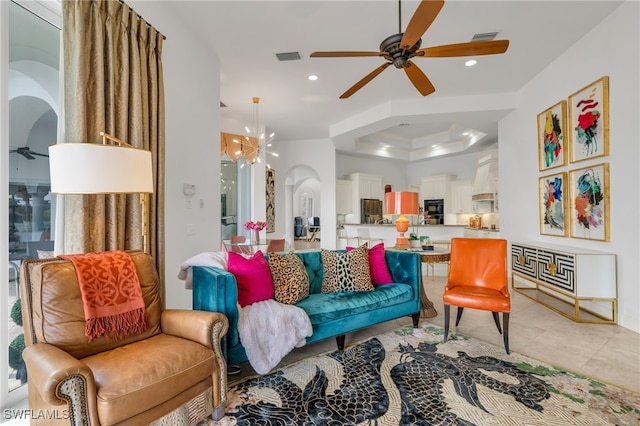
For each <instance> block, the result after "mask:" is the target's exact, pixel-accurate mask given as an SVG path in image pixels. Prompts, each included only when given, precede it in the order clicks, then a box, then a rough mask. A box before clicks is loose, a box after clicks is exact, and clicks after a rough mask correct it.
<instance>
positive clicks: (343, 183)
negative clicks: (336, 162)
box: [336, 179, 353, 214]
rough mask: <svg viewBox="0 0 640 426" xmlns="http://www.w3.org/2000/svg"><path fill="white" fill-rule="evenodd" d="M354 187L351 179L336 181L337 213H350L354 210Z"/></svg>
mask: <svg viewBox="0 0 640 426" xmlns="http://www.w3.org/2000/svg"><path fill="white" fill-rule="evenodd" d="M352 200H353V188H352V183H351V181H350V180H346V179H338V180H337V181H336V213H338V214H349V213H351V212H352V211H353V202H352Z"/></svg>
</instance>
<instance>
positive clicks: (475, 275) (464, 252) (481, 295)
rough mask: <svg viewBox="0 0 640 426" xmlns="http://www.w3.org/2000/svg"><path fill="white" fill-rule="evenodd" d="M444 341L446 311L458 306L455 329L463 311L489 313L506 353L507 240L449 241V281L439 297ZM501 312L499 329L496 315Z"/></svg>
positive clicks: (447, 315)
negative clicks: (441, 306) (473, 310)
mask: <svg viewBox="0 0 640 426" xmlns="http://www.w3.org/2000/svg"><path fill="white" fill-rule="evenodd" d="M442 300H443V302H444V340H443V342H446V341H447V338H448V335H449V311H450V308H451V305H454V306H457V307H458V313H457V317H456V326H458V323H459V322H460V318H461V317H462V311H463V310H464V308H472V309H481V310H485V311H491V312H492V314H493V320H494V322H495V324H496V327H497V328H498V332H500V333H501V334H502V336H503V340H504V349H505V351H506V352H507V354H508V353H509V313H510V312H511V297H510V295H509V279H508V275H507V241H506V240H503V239H489V238H452V239H451V259H450V261H449V278H448V280H447V286H446V287H445V288H444V294H443V296H442ZM499 312H502V323H503V324H502V325H503V328H504V332H503V330H502V329H501V328H500V319H499V317H498V313H499Z"/></svg>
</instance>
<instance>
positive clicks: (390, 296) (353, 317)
mask: <svg viewBox="0 0 640 426" xmlns="http://www.w3.org/2000/svg"><path fill="white" fill-rule="evenodd" d="M338 251H339V252H344V250H338ZM296 255H297V256H298V257H299V258H300V259H301V260H302V262H303V263H304V265H305V268H306V270H307V274H308V275H309V281H310V291H309V293H310V294H309V297H307V298H306V299H304V300H301V301H300V302H298V303H297V304H296V306H298V307H300V308H302V309H304V310H305V312H306V313H307V315H308V316H309V319H310V321H311V325H312V326H313V335H312V336H311V337H309V338H307V344H309V343H313V342H317V341H319V340H323V339H327V338H330V337H335V338H336V341H337V344H338V349H339V350H343V349H344V341H345V334H346V333H349V332H352V331H356V330H360V329H363V328H366V327H369V326H371V325H374V324H379V323H382V322H385V321H389V320H392V319H396V318H400V317H402V316H405V315H411V316H412V318H413V326H414V327H417V326H418V321H419V319H420V286H421V285H422V272H421V261H420V255H419V254H418V253H412V252H403V251H386V252H385V259H386V262H387V266H388V267H389V271H390V272H391V276H392V278H393V280H394V283H392V284H384V285H379V286H377V287H375V290H374V291H367V292H345V293H325V294H323V293H321V291H320V290H321V287H322V276H323V267H322V255H321V253H320V251H310V252H296ZM237 299H238V290H237V286H236V280H235V277H234V276H233V274H231V273H229V272H227V271H224V270H221V269H219V268H215V267H206V266H195V267H193V309H196V310H202V311H210V312H221V313H223V314H225V315H226V316H227V318H228V320H229V330H228V331H227V334H226V335H225V337H224V338H223V342H222V348H223V353H224V354H225V357H226V360H227V363H229V364H239V363H241V362H245V361H247V354H246V352H245V349H244V347H243V346H242V342H240V337H239V334H238V305H237Z"/></svg>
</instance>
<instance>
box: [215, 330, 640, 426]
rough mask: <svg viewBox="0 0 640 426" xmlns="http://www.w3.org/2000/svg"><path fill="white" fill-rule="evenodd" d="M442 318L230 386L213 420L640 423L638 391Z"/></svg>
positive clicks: (260, 422) (253, 422) (257, 422)
mask: <svg viewBox="0 0 640 426" xmlns="http://www.w3.org/2000/svg"><path fill="white" fill-rule="evenodd" d="M442 334H443V330H442V329H441V328H440V327H436V326H432V325H428V324H424V325H422V326H421V328H418V329H413V328H412V327H410V326H407V327H404V328H401V329H399V330H396V331H394V332H391V333H387V334H384V335H382V336H378V337H376V338H372V339H370V340H367V341H365V342H362V343H360V344H357V345H353V346H350V347H349V348H347V349H346V350H345V351H344V352H343V353H339V352H337V351H336V352H332V353H329V354H326V355H320V356H316V357H312V358H308V359H306V360H304V361H301V362H298V363H296V364H293V365H290V366H287V367H286V368H284V369H282V370H279V371H276V372H274V373H270V374H267V375H264V376H259V377H253V378H248V379H246V380H245V381H243V382H241V383H240V384H237V385H236V386H235V387H233V388H231V389H230V391H229V393H228V401H227V407H226V416H225V418H223V419H222V420H221V421H219V422H211V423H210V424H212V425H235V424H237V425H283V426H284V425H336V426H343V425H379V426H386V425H479V426H480V425H548V426H551V425H562V426H565V425H585V426H593V425H612V424H613V425H638V424H640V395H638V394H636V393H633V392H630V391H626V390H623V389H620V388H617V387H614V386H611V385H607V384H604V383H600V382H597V381H595V380H592V379H589V378H587V377H584V376H581V375H578V374H574V373H570V372H567V371H563V370H560V369H557V368H555V367H553V366H550V365H546V364H543V363H541V362H538V361H535V360H532V359H530V358H527V357H525V356H522V355H518V354H516V353H513V352H512V353H511V354H510V355H506V354H505V353H504V349H503V348H501V347H496V346H493V345H490V344H488V343H484V342H481V341H479V340H475V339H471V338H468V337H465V336H463V335H460V334H455V333H454V334H453V335H452V336H451V334H450V336H451V339H452V340H449V341H448V342H447V343H446V344H445V343H441V342H442Z"/></svg>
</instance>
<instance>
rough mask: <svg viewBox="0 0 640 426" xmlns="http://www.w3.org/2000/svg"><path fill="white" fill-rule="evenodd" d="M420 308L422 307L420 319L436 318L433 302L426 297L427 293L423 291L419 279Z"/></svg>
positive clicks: (436, 313) (436, 312)
mask: <svg viewBox="0 0 640 426" xmlns="http://www.w3.org/2000/svg"><path fill="white" fill-rule="evenodd" d="M420 306H422V309H421V310H420V311H421V312H420V317H422V318H433V317H436V316H438V311H436V308H435V306H434V305H433V302H432V301H431V300H429V298H428V297H427V292H426V290H425V289H424V283H423V282H422V277H420Z"/></svg>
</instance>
